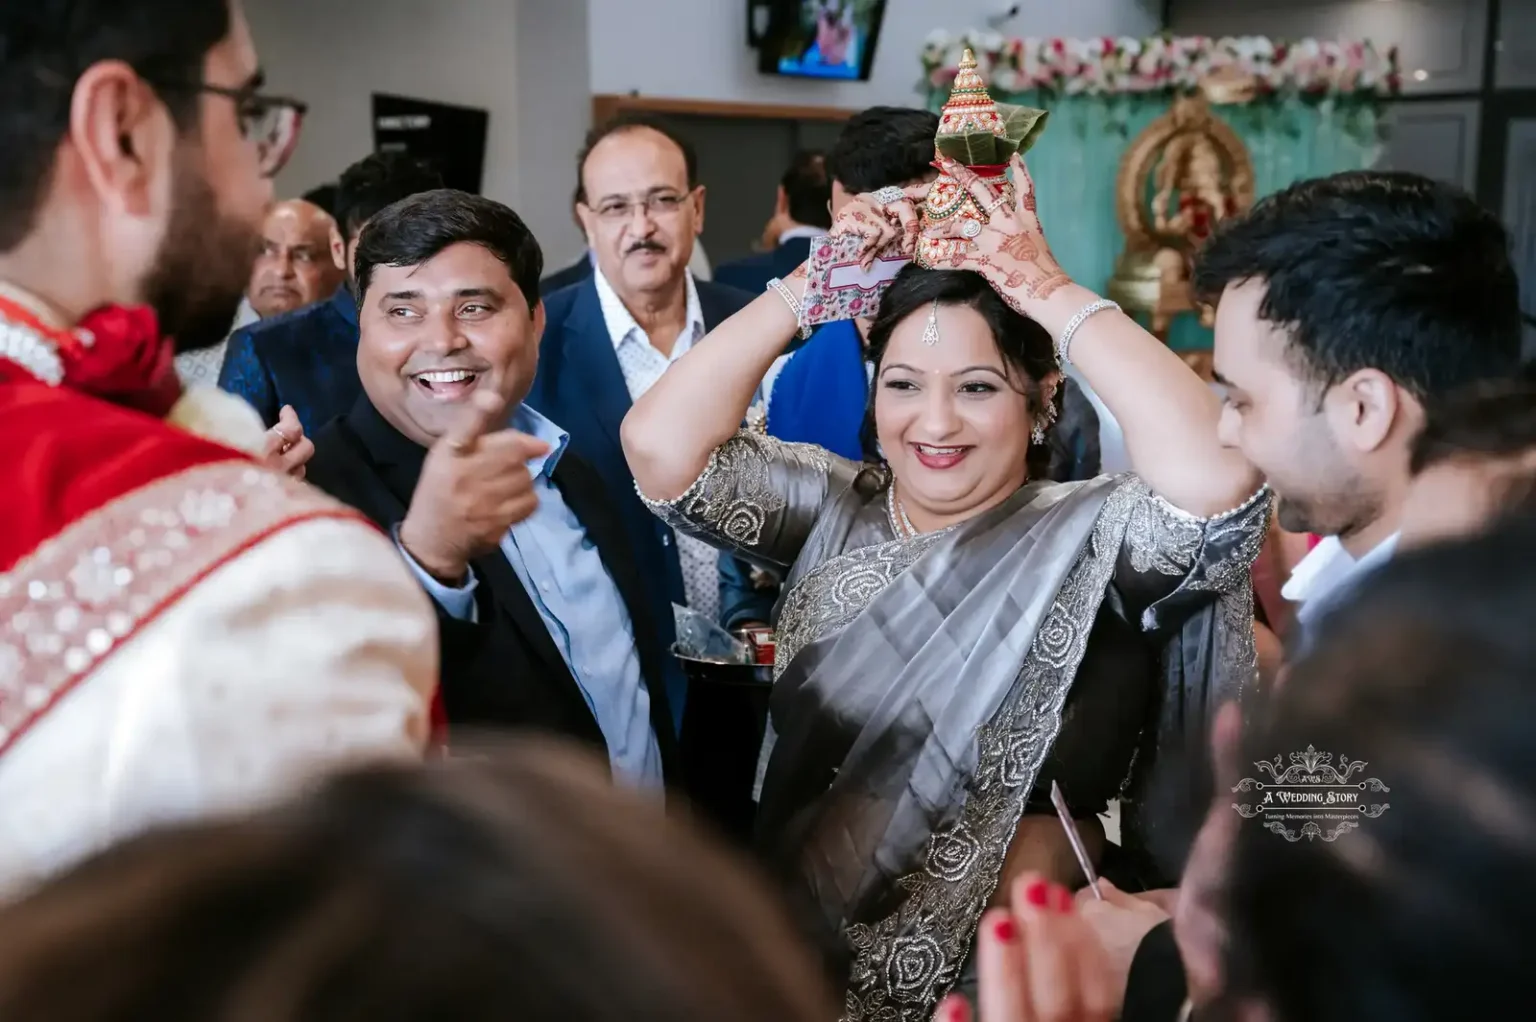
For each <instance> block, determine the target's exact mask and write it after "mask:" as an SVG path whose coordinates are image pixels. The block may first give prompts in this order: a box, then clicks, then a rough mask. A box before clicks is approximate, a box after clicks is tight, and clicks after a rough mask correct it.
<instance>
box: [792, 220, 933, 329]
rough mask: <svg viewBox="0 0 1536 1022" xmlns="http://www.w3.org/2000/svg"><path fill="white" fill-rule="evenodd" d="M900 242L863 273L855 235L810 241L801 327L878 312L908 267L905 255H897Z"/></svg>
mask: <svg viewBox="0 0 1536 1022" xmlns="http://www.w3.org/2000/svg"><path fill="white" fill-rule="evenodd" d="M900 247H901V243H900V241H897V242H894V243H892V245H891V246H890V247H889V248H887V249H886V250H885V251H884V252H882V253H881V254H880V255H878V256H876V257H875V265H874V267H873V268H872V269H870V270H865V269H864V267H863V266H862V265H860V257H861V256H862V255H863V253H864V239H863V238H861V237H859V236H858V235H856V234H845V235H839V236H837V237H823V238H817V239H815V240H814V241H812V242H811V257H810V259H809V260H808V261H807V262H806V267H805V269H806V280H805V299H804V301H803V302H802V304H801V309H802V313H801V320H800V324H801V326H808V327H810V326H820V325H821V324H822V323H833V322H836V321H838V320H842V319H873V318H874V315H875V313H876V312H878V311H879V309H880V298H881V296H882V295H884V294H885V291H886V289H887V288H889V287H890V286H891V281H892V280H895V279H896V274H898V273H900V272H901V268H902V267H903V266H905V265H907V263H908V262H910V261H911V260H909V259H908V258H907V257H906V256H904V255H900V254H898V253H899V251H900Z"/></svg>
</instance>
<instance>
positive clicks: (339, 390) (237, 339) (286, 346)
mask: <svg viewBox="0 0 1536 1022" xmlns="http://www.w3.org/2000/svg"><path fill="white" fill-rule="evenodd" d="M219 386H220V387H221V388H223V389H224V390H227V391H229V392H230V393H231V394H238V395H240V396H241V397H243V398H245V399H246V400H247V401H249V402H250V404H251V407H253V408H255V409H256V411H257V412H259V413H260V414H261V418H262V420H263V421H264V422H265V423H266V424H267V425H268V426H269V427H270V426H273V425H276V424H277V414H278V412H280V411H282V408H283V405H292V406H293V410H294V411H295V412H296V413H298V416H299V422H301V423H303V425H304V433H305V435H306V436H311V437H313V436H314V435H315V434H316V433H318V432H320V427H321V426H324V425H325V424H326V423H328V422H330V421H331V420H332V419H334V418H336V417H337V416H339V415H342V414H344V413H346V412H347V411H350V410H351V408H352V406H353V405H354V404H355V403H356V402H357V398H358V395H359V394H361V393H362V390H363V385H362V383H361V382H359V380H358V378H357V303H356V302H355V301H354V300H353V298H352V292H351V290H350V289H349V288H347V286H346V285H342V287H341V289H340V290H339V291H337V292H336V294H335V295H334V296H332V297H331V298H330V299H329V300H327V301H323V302H316V303H315V304H313V305H306V306H304V308H302V309H295V310H294V311H292V312H289V313H285V314H283V315H281V316H273V317H272V318H271V319H264V320H262V321H261V322H259V323H253V324H252V325H250V326H248V327H246V328H245V329H243V330H237V331H235V333H234V334H233V335H231V336H230V338H229V348H228V350H227V351H226V352H225V355H224V368H223V369H222V370H220V372H219Z"/></svg>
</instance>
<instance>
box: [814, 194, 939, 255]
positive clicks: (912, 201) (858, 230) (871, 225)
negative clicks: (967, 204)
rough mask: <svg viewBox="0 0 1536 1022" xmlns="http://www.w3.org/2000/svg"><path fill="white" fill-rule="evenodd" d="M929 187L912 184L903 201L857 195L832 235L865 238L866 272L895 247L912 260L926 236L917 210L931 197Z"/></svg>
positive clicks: (838, 217) (841, 216) (841, 215)
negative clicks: (883, 254)
mask: <svg viewBox="0 0 1536 1022" xmlns="http://www.w3.org/2000/svg"><path fill="white" fill-rule="evenodd" d="M928 188H929V185H928V184H927V183H923V184H917V185H908V186H907V187H906V188H903V189H902V193H903V195H902V198H900V199H896V200H893V201H891V202H881V201H880V200H879V199H877V198H875V196H874V194H873V193H870V194H867V195H860V196H857V197H856V198H854V199H853V200H851V201H850V202H849V203H848V205H846V206H844V207H843V208H842V210H841V211H839V213H838V215H837V220H836V221H834V222H833V224H832V230H831V231H830V233H831V234H832V235H834V236H837V235H844V234H856V235H858V236H859V237H860V238H863V239H864V253H863V256H862V259H861V262H862V263H863V265H864V268H865V269H869V268H870V267H871V266H873V265H874V262H875V259H876V257H877V256H879V255H880V254H881V253H883V252H886V251H887V250H890V249H892V248H894V249H895V250H896V252H898V253H899V254H900V255H902V256H903V257H905V258H907V259H911V258H912V257H913V256H914V255H916V254H917V243H918V240H919V239H920V238H921V237H922V233H923V224H922V218H921V217H920V216H919V214H918V211H917V207H918V204H919V203H921V202H922V201H923V200H924V199H926V198H927V197H928Z"/></svg>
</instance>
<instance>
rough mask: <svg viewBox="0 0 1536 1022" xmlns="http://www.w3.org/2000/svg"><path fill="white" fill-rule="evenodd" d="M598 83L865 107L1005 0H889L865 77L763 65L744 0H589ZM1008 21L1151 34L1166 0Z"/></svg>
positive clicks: (609, 87)
mask: <svg viewBox="0 0 1536 1022" xmlns="http://www.w3.org/2000/svg"><path fill="white" fill-rule="evenodd" d="M588 2H589V4H590V9H591V11H590V20H591V35H590V46H591V64H592V91H593V92H595V93H618V94H624V93H628V92H631V91H637V92H639V93H640V94H641V95H643V96H664V97H669V98H670V97H676V98H684V99H716V100H726V101H741V102H754V103H792V104H796V105H805V106H834V107H846V108H849V109H861V108H863V107H866V106H874V105H875V104H878V103H892V104H904V103H911V102H912V101H913V100H914V99H915V98H916V96H917V92H916V86H917V83H918V81H919V79H920V78H921V77H922V67H921V65H920V64H919V63H918V55H919V54H920V53H921V52H922V48H923V41H924V40H925V39H926V38H927V37H928V34H929V33H930V32H932V31H933V30H934V29H936V28H943V29H948V30H949V31H951V32H960V31H963V30H965V29H969V28H985V27H987V24H986V22H987V16H988V15H990V14H993V13H996V12H997V11H999V10H1006V9H1007V8H1008V7H1009V6H1010V4H1009V3H1007V2H1006V0H891V2H890V3H889V4H888V5H887V7H886V12H885V23H884V28H883V29H882V31H881V35H880V44H879V49H878V50H877V51H876V53H875V64H874V70H873V72H872V74H871V76H870V80H869V81H867V82H822V81H802V80H795V79H787V78H776V77H771V76H767V75H762V74H759V73H758V71H757V53H756V52H755V51H753V50H750V49H748V48H747V5H746V2H745V0H588ZM1022 7H1023V11H1022V13H1021V14H1020V15H1019V16H1018V17H1017V18H1015V19H1014V20H1013V22H1012V23H1011V24H1009V25H1008V26H1007V27H1006V28H1005V29H1004V31H1005V32H1008V33H1009V34H1013V35H1028V36H1056V35H1063V36H1097V35H1136V36H1140V35H1148V34H1151V33H1153V32H1156V31H1157V29H1158V27H1159V19H1160V17H1161V13H1162V3H1161V2H1160V0H1024V2H1023V4H1022Z"/></svg>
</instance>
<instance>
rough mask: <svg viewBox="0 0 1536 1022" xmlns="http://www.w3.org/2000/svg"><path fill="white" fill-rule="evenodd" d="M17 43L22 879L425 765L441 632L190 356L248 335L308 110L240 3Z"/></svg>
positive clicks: (10, 701) (104, 21) (5, 775)
mask: <svg viewBox="0 0 1536 1022" xmlns="http://www.w3.org/2000/svg"><path fill="white" fill-rule="evenodd" d="M0 52H3V53H4V54H5V57H4V60H3V61H0V152H3V153H4V160H3V161H0V168H3V169H0V282H3V287H0V421H3V422H4V423H8V426H6V430H7V433H8V435H9V436H11V437H12V438H14V439H13V440H12V442H10V443H7V444H5V445H4V447H3V449H0V459H3V461H4V468H3V471H4V475H5V478H6V479H8V480H9V482H10V487H9V492H8V494H7V499H6V500H5V502H4V511H3V513H0V891H4V892H10V891H15V890H18V889H20V888H23V887H25V886H27V885H29V884H30V883H32V882H34V881H36V880H37V879H38V878H40V877H43V876H46V875H48V874H50V873H52V872H54V871H57V870H59V869H61V868H64V867H66V866H68V865H69V864H71V863H73V862H74V861H76V860H78V859H79V858H81V857H82V856H85V855H88V854H90V853H91V852H93V851H94V850H96V849H98V848H101V847H102V846H104V845H107V844H109V843H111V842H113V841H115V840H117V839H119V838H122V837H124V836H125V835H128V834H131V833H134V832H136V831H139V830H141V829H143V828H145V827H148V826H152V825H155V824H157V823H161V822H163V821H167V820H172V819H177V818H185V817H193V816H200V815H204V814H212V813H219V814H222V813H226V812H230V811H238V810H241V809H244V808H246V807H248V806H251V805H254V804H258V803H263V802H266V801H268V800H270V799H273V798H279V797H282V796H284V795H285V794H287V793H288V792H289V791H291V790H292V789H294V788H295V787H299V786H303V785H307V784H308V783H310V782H311V781H313V780H314V779H315V777H316V776H317V775H319V774H321V773H323V772H325V771H328V770H330V769H332V768H334V767H336V766H339V765H343V764H348V763H351V762H354V761H357V760H359V759H379V758H382V759H409V758H412V757H416V756H419V755H420V754H421V752H422V750H423V746H424V744H425V741H426V738H427V730H428V716H429V709H430V700H431V699H432V696H433V692H434V689H435V685H436V671H437V644H436V634H435V622H434V619H433V614H432V610H431V607H430V605H429V604H428V601H427V600H426V599H425V598H424V597H423V596H422V594H421V592H420V590H419V588H418V587H417V586H416V585H415V583H414V580H413V579H412V578H411V576H410V573H409V572H408V571H407V569H406V568H405V566H404V565H403V564H402V563H401V562H400V558H399V556H398V554H397V553H396V551H395V549H394V547H393V545H392V544H391V542H390V541H389V539H388V537H386V536H384V535H382V534H381V533H380V532H379V531H378V530H376V529H375V528H373V527H372V526H371V525H369V524H368V523H367V522H366V521H365V520H364V519H363V518H362V517H361V516H359V515H357V514H355V513H353V512H351V511H349V510H348V509H346V508H344V507H343V506H342V505H340V504H338V503H336V502H334V501H332V500H330V499H329V498H327V497H325V496H323V495H322V494H320V493H319V492H317V491H315V490H313V489H311V488H310V487H308V486H305V485H303V484H300V483H297V482H294V481H293V480H291V479H289V478H287V477H286V476H285V475H284V474H283V473H282V472H280V471H275V470H273V468H271V467H263V466H262V465H260V464H258V463H257V462H255V461H253V460H252V459H251V457H249V456H248V455H246V454H242V453H241V452H240V451H239V450H236V449H235V448H236V447H240V446H243V447H245V448H246V449H247V450H255V449H258V448H260V447H261V445H262V443H263V438H262V432H261V427H260V425H259V424H258V423H257V422H256V421H255V417H254V415H253V414H252V413H251V411H250V409H249V408H246V407H245V406H244V405H243V404H242V403H240V402H238V401H234V400H233V399H230V398H228V397H226V396H223V395H221V394H220V393H219V392H218V391H216V390H213V389H211V388H208V389H206V390H204V391H203V392H201V394H200V395H194V394H189V395H187V396H185V397H184V396H183V395H182V393H181V386H180V383H179V381H178V380H177V378H176V375H175V372H174V370H173V368H172V361H173V356H174V353H175V351H176V350H183V351H185V350H193V349H196V348H198V347H200V346H205V345H209V344H213V343H216V342H217V341H218V340H219V338H220V337H221V336H222V335H223V333H224V331H225V330H226V329H227V328H228V325H229V322H230V318H231V316H233V314H234V311H235V307H236V305H237V304H238V303H239V301H240V295H241V293H242V292H243V291H244V290H245V286H246V282H247V281H248V280H249V279H250V270H251V259H252V257H253V256H254V253H255V251H256V247H255V239H256V231H257V227H258V226H259V225H260V223H261V219H262V215H263V213H264V212H265V209H266V207H267V205H268V203H269V202H270V201H271V197H272V186H271V184H270V178H271V176H272V175H273V174H275V173H276V172H277V170H278V169H279V168H280V167H281V165H282V164H283V162H284V160H285V159H286V157H287V155H288V153H289V152H290V151H291V148H292V146H293V143H294V141H295V138H296V135H297V129H298V121H299V117H300V115H301V113H302V111H303V106H302V105H301V104H299V103H296V102H294V101H292V100H284V99H278V98H275V97H272V96H268V95H266V94H264V93H263V92H262V91H261V83H262V78H261V74H260V72H259V71H258V69H257V62H256V54H255V51H254V48H253V46H252V43H251V39H250V33H249V30H248V28H247V26H246V21H245V18H244V16H243V15H242V13H241V11H240V8H239V7H238V6H237V5H235V4H233V3H232V2H231V0H75V2H74V3H70V4H63V3H55V2H46V3H42V4H31V5H17V4H6V5H4V6H3V7H0ZM171 337H174V338H175V341H174V342H173V341H172V340H170V338H171ZM198 432H201V433H202V434H203V435H202V436H199V435H196V434H197V433H198ZM210 433H212V434H216V435H217V436H218V438H219V440H221V441H222V443H221V442H215V440H213V439H206V438H205V437H207V436H208V435H209V434H210ZM267 439H268V442H270V441H271V440H272V439H274V438H273V437H272V436H269V437H268V438H267ZM279 439H280V438H279ZM225 444H228V446H225ZM302 446H303V445H299V449H295V450H290V451H289V452H288V455H290V456H302V455H303V454H304V453H305V452H303V451H302V450H301V448H302ZM274 460H276V461H278V462H279V463H281V462H282V461H283V459H282V458H281V457H279V458H277V459H274ZM282 467H286V466H282ZM0 896H3V895H0Z"/></svg>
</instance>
